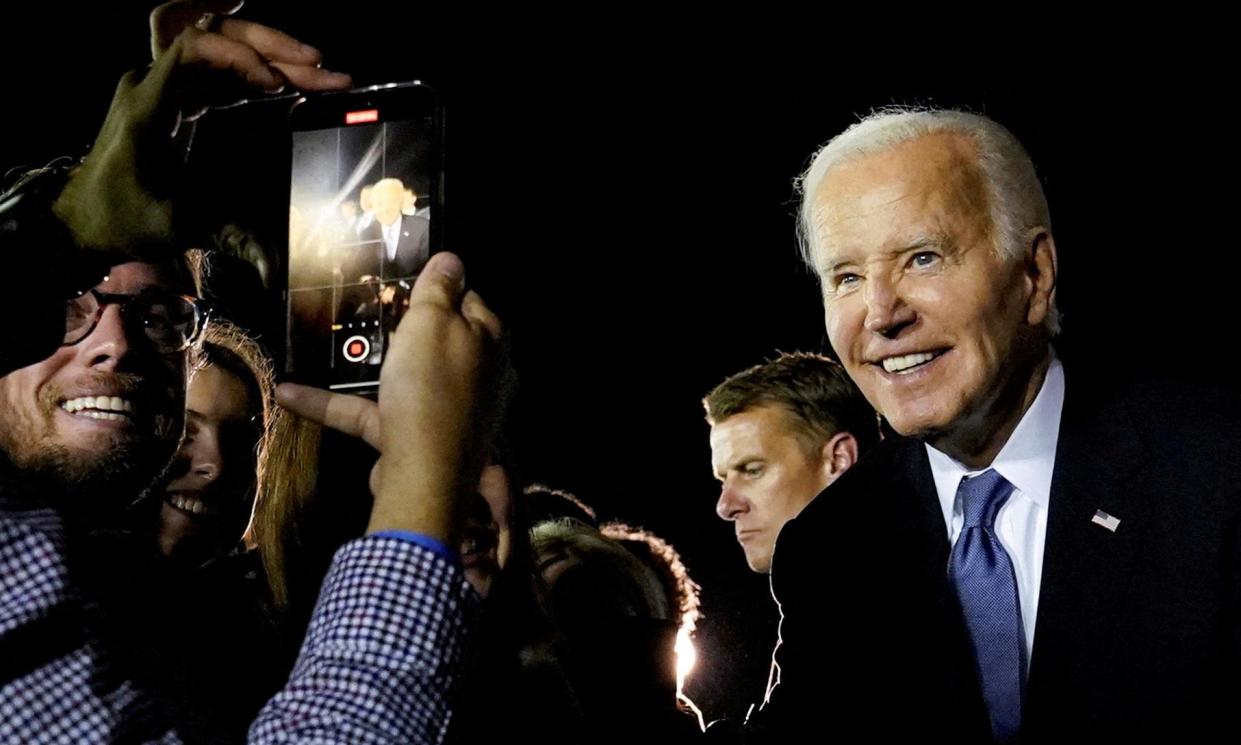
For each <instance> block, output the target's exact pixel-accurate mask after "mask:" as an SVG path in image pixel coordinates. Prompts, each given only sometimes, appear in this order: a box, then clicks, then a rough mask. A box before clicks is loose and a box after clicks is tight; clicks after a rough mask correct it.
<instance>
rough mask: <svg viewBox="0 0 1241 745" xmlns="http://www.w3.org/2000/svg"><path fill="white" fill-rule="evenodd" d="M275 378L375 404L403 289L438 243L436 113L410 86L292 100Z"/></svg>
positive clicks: (431, 94) (429, 94) (439, 136)
mask: <svg viewBox="0 0 1241 745" xmlns="http://www.w3.org/2000/svg"><path fill="white" fill-rule="evenodd" d="M289 125H290V127H289V129H290V138H291V148H290V152H291V157H290V165H289V168H290V178H289V220H288V244H287V245H288V254H287V260H286V261H285V262H283V265H284V268H285V273H284V274H285V276H284V279H285V283H284V287H285V291H284V297H285V318H286V324H285V326H286V334H285V354H284V355H283V367H284V370H283V372H284V375H283V377H284V378H285V379H288V380H293V381H296V382H299V383H305V384H308V385H314V386H317V387H320V388H328V389H330V390H335V391H341V392H350V393H358V394H361V395H367V396H374V395H375V394H376V393H377V392H378V389H379V368H380V365H381V364H383V360H384V353H385V350H386V349H387V347H388V339H389V337H390V335H391V334H392V332H393V331H394V330H395V329H396V326H397V323H399V322H400V320H401V316H402V315H403V314H404V312H405V310H406V308H408V307H409V296H410V290H411V289H412V287H413V283H414V280H415V279H416V278H417V276H418V273H419V272H420V271H421V270H422V267H423V266H424V265H425V264H426V262H427V260H428V259H429V258H430V256H431V254H433V253H435V251H437V250H438V249H439V247H440V246H442V245H443V237H442V233H443V168H442V164H443V112H442V110H441V106H440V101H439V98H438V96H437V95H436V92H435V91H434V90H433V89H432V88H430V87H429V86H426V85H423V84H421V83H418V82H408V83H390V84H386V85H378V86H373V87H369V88H363V89H358V90H353V91H348V92H341V93H327V94H318V95H313V96H307V97H304V98H302V99H300V100H299V101H298V102H297V103H296V104H295V105H294V106H293V108H292V109H291V111H290V114H289Z"/></svg>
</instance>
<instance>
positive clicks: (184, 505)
mask: <svg viewBox="0 0 1241 745" xmlns="http://www.w3.org/2000/svg"><path fill="white" fill-rule="evenodd" d="M168 502H169V503H170V504H172V506H173V507H176V508H177V509H179V510H184V511H185V512H192V513H194V514H195V515H211V514H214V513H215V510H214V509H212V508H211V505H209V504H207V503H206V502H204V501H202V500H201V499H195V498H194V497H187V496H185V495H183V494H172V495H170V496H169V497H168Z"/></svg>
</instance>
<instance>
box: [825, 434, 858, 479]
mask: <svg viewBox="0 0 1241 745" xmlns="http://www.w3.org/2000/svg"><path fill="white" fill-rule="evenodd" d="M820 456H821V457H822V462H823V477H824V479H825V485H826V484H830V483H832V482H833V481H835V480H836V479H838V478H840V474H842V473H844V472H845V471H847V470H849V468H850V467H851V466H852V465H853V464H854V463H857V458H858V448H857V439H856V438H854V436H853V435H851V434H849V433H848V432H837V433H836V434H834V435H832V436H831V437H830V438H828V440H827V442H825V443H823V450H822V451H821V452H820Z"/></svg>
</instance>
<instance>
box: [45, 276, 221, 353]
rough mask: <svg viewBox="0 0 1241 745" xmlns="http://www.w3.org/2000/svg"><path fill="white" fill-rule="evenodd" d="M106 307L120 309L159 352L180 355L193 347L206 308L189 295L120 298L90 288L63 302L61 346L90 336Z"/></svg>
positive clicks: (162, 294) (152, 295)
mask: <svg viewBox="0 0 1241 745" xmlns="http://www.w3.org/2000/svg"><path fill="white" fill-rule="evenodd" d="M109 305H118V306H120V309H121V315H122V317H123V318H124V320H125V322H126V323H127V324H130V325H131V327H137V328H141V329H142V332H143V333H144V334H146V337H147V338H148V339H150V340H151V342H152V343H153V344H154V345H155V349H156V351H158V352H161V353H169V352H180V351H181V350H183V349H185V348H187V347H189V346H190V345H191V344H193V343H194V340H195V339H196V338H197V337H198V334H199V332H200V331H201V330H202V327H203V325H204V322H205V321H206V318H207V308H206V306H205V305H204V304H203V303H202V301H200V300H198V299H196V298H193V297H190V296H189V295H174V294H171V293H142V294H140V295H122V294H114V293H110V292H100V291H99V290H96V289H90V290H87V291H85V292H83V293H82V294H80V295H77V296H75V297H71V298H69V299H68V300H66V301H65V338H64V341H62V342H61V346H65V347H67V346H71V345H73V344H77V343H78V342H80V341H82V340H83V339H85V338H86V337H87V336H89V335H90V332H92V331H94V330H95V327H96V326H98V325H99V319H100V318H102V317H103V309H104V308H105V307H107V306H109Z"/></svg>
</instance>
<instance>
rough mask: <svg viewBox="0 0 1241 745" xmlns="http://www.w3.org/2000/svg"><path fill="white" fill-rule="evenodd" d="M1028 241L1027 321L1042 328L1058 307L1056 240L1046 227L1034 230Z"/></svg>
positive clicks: (1026, 267)
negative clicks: (1056, 303)
mask: <svg viewBox="0 0 1241 745" xmlns="http://www.w3.org/2000/svg"><path fill="white" fill-rule="evenodd" d="M1028 235H1029V242H1028V243H1027V244H1026V245H1027V254H1026V256H1025V259H1024V260H1025V267H1024V271H1025V278H1026V288H1027V292H1029V299H1028V300H1027V301H1026V322H1027V323H1029V324H1030V325H1031V326H1042V325H1043V322H1044V321H1045V320H1046V319H1047V315H1048V314H1049V313H1051V309H1052V308H1053V307H1055V305H1054V303H1055V299H1056V270H1057V259H1056V239H1055V238H1053V237H1052V235H1051V231H1050V230H1047V229H1046V228H1042V227H1039V228H1034V229H1033V230H1031V231H1030V233H1028Z"/></svg>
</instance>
